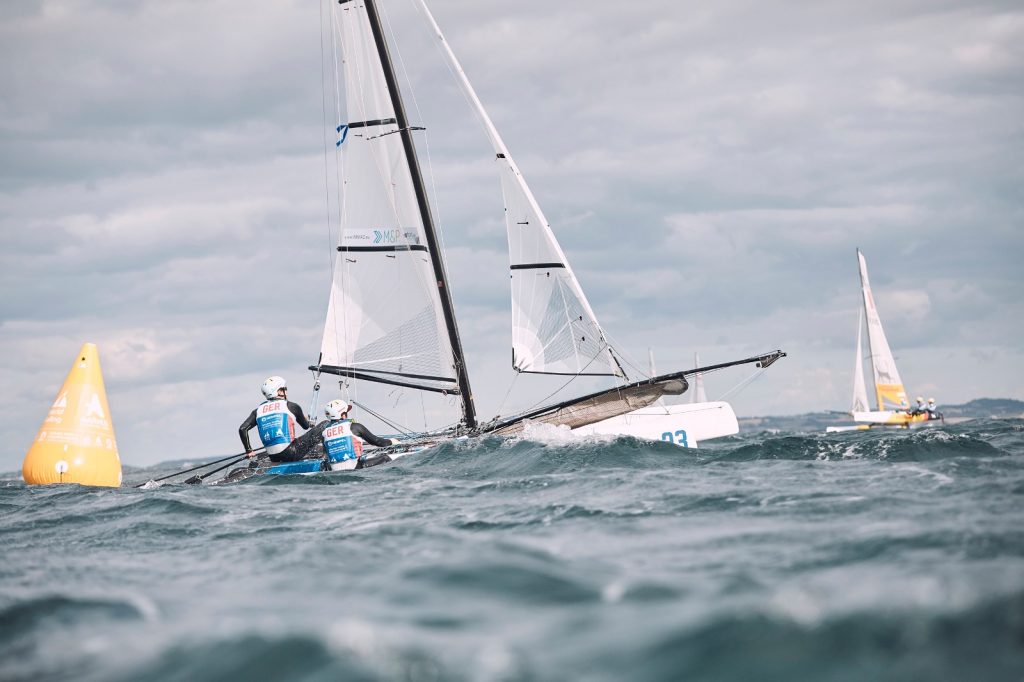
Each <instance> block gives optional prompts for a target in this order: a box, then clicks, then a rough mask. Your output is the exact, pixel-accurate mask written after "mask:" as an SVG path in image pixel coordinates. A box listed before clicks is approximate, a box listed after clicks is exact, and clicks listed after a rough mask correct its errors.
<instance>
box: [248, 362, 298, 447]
mask: <svg viewBox="0 0 1024 682" xmlns="http://www.w3.org/2000/svg"><path fill="white" fill-rule="evenodd" d="M260 390H261V391H263V397H265V398H266V400H265V401H263V402H262V403H260V405H259V407H257V408H256V409H255V410H253V411H252V413H250V414H249V416H248V417H247V418H246V420H245V421H244V422H242V425H241V426H239V427H238V436H239V437H240V438H241V439H242V447H244V448H245V454H246V456H248V457H249V458H250V459H251V458H252V457H253V456H254V455H255V453H254V452H253V448H252V445H250V443H249V431H250V430H251V429H253V428H254V427H255V428H258V429H259V433H260V440H261V441H263V447H264V448H266V451H267V454H268V455H270V459H271V461H288V460H285V459H281V453H283V452H284V451H285V450H286V449H287V448H288V446H289V445H290V444H291V442H292V441H293V440H295V424H296V423H298V425H299V426H301V427H302V428H304V429H308V428H310V424H309V421H308V420H307V419H306V415H305V414H303V413H302V408H301V407H299V406H298V405H296V404H295V403H293V402H291V401H290V400H288V386H287V384H286V382H285V380H284V379H283V378H281V377H278V376H273V377H270V378H268V379H267V380H266V381H264V382H263V386H261V387H260ZM299 459H301V458H299Z"/></svg>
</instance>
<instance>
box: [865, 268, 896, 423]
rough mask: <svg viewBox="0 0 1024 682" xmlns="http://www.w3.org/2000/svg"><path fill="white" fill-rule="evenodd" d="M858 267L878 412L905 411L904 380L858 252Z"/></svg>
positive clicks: (866, 269) (866, 271) (866, 270)
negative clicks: (897, 366)
mask: <svg viewBox="0 0 1024 682" xmlns="http://www.w3.org/2000/svg"><path fill="white" fill-rule="evenodd" d="M857 259H858V261H859V263H860V283H861V289H862V291H863V294H864V316H865V318H866V320H867V327H868V347H869V349H870V351H871V369H872V371H873V373H874V379H875V396H876V398H877V400H878V409H879V410H888V409H895V410H901V409H905V408H906V406H907V393H906V391H905V390H904V388H903V380H902V379H900V374H899V372H898V371H897V370H896V361H895V360H894V359H893V357H892V351H891V350H889V342H888V341H887V340H886V338H885V331H884V330H883V329H882V320H881V319H880V318H879V317H878V309H877V308H876V307H875V299H874V296H872V295H871V284H870V282H869V281H868V266H867V263H866V262H865V260H864V254H862V253H861V252H860V249H858V250H857Z"/></svg>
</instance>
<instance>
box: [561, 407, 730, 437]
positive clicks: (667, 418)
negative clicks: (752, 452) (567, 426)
mask: <svg viewBox="0 0 1024 682" xmlns="http://www.w3.org/2000/svg"><path fill="white" fill-rule="evenodd" d="M739 430H740V426H739V422H737V421H736V413H735V412H734V411H733V409H732V406H731V405H730V404H729V403H726V402H721V401H715V402H706V403H688V404H685V405H651V406H650V407H645V408H642V409H639V410H634V411H633V412H629V413H628V414H624V415H621V416H618V417H612V418H611V419H605V420H604V421H600V422H597V423H596V424H589V425H587V426H581V427H579V428H576V429H573V433H578V434H582V435H589V434H602V435H612V436H633V437H634V438H643V439H645V440H660V441H665V442H669V443H672V444H674V445H678V446H680V447H689V448H693V447H697V443H699V442H700V441H705V440H709V439H711V438H721V437H722V436H731V435H733V434H735V433H739Z"/></svg>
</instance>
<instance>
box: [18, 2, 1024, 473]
mask: <svg viewBox="0 0 1024 682" xmlns="http://www.w3.org/2000/svg"><path fill="white" fill-rule="evenodd" d="M432 7H433V9H434V11H435V14H436V16H437V18H438V21H439V22H440V23H441V25H442V27H443V28H444V29H445V32H446V34H447V37H448V39H449V41H450V42H451V43H452V45H453V47H454V49H455V51H456V53H457V54H459V56H460V59H461V60H462V62H463V65H464V66H465V67H466V69H467V72H468V74H469V77H470V79H471V80H472V81H473V83H474V85H475V86H476V87H477V88H478V90H479V93H480V96H481V98H482V99H483V101H484V103H485V105H486V106H487V107H488V110H489V111H490V113H491V115H492V117H493V118H494V120H495V123H496V124H497V126H498V128H499V129H500V130H501V132H502V134H503V135H504V137H505V139H506V142H507V143H508V145H509V147H510V149H511V151H512V153H513V154H514V155H515V157H516V159H517V161H518V163H519V165H520V167H521V168H522V170H523V171H524V173H525V175H526V178H527V180H528V181H529V182H530V184H531V187H532V188H533V189H534V192H535V193H536V195H537V197H538V199H539V201H540V203H541V205H542V206H543V208H544V210H545V212H546V213H547V216H548V218H549V219H550V220H551V222H552V225H553V227H554V229H555V231H556V233H557V235H558V237H559V239H560V241H561V243H562V246H563V248H564V249H565V251H566V253H567V254H568V256H569V258H570V259H571V261H572V264H573V267H574V269H575V271H576V273H577V275H578V276H579V278H580V281H581V282H582V284H583V286H584V289H585V290H586V291H587V293H588V295H589V296H590V299H591V302H592V304H593V306H594V308H595V310H596V311H597V313H598V316H599V318H600V319H601V320H602V322H603V324H604V325H605V326H606V327H607V329H608V331H609V333H610V334H611V335H612V337H613V338H614V339H616V340H617V341H618V342H619V343H620V344H621V345H622V346H623V347H624V349H625V350H626V351H627V352H628V353H629V354H630V355H631V356H632V357H634V358H636V362H637V364H639V365H640V366H646V353H647V348H648V347H653V348H654V350H655V354H656V359H657V360H658V365H659V368H661V369H665V370H667V369H670V368H673V367H680V366H684V367H685V366H689V365H690V363H691V362H692V353H693V351H695V350H697V351H700V352H701V356H702V360H703V361H705V362H708V363H710V362H716V361H723V360H728V359H732V358H735V357H739V356H741V355H749V354H752V353H756V352H760V351H764V350H768V349H770V348H772V347H775V346H781V347H783V348H785V349H786V350H788V351H790V353H791V356H790V358H788V359H787V360H785V361H784V362H782V363H780V364H778V365H776V366H775V367H773V368H772V369H770V370H769V371H768V372H767V373H766V374H765V375H764V377H762V378H761V379H759V380H758V381H756V382H754V384H752V385H751V386H750V387H749V388H748V389H746V390H745V391H743V392H742V393H740V394H739V395H737V396H735V397H734V404H735V406H736V408H737V411H738V412H740V413H741V414H752V413H768V412H796V411H802V410H807V409H817V408H822V407H826V408H834V409H842V408H843V407H845V405H846V403H847V401H848V399H849V390H850V387H849V384H850V372H851V371H852V360H853V358H852V355H853V344H854V340H855V339H854V334H855V330H854V326H855V324H856V316H857V306H858V304H859V303H858V295H859V294H858V282H857V273H856V265H855V261H854V257H853V250H854V247H857V246H859V247H860V248H862V249H863V250H864V252H865V254H866V255H867V257H868V262H869V266H870V267H871V276H872V282H873V284H874V286H875V289H876V296H877V299H878V305H879V308H880V310H881V312H882V315H883V320H884V322H885V325H886V329H887V332H888V334H889V338H890V341H891V343H892V345H893V347H894V349H895V350H896V352H897V355H898V356H899V362H900V368H901V372H902V373H903V375H904V379H905V380H906V381H907V383H908V386H909V387H911V390H916V389H914V388H913V387H914V386H920V387H923V388H922V390H924V388H927V390H932V388H934V389H935V392H936V393H939V395H937V396H936V397H937V398H939V399H940V400H942V401H945V402H950V401H955V400H961V399H969V398H973V397H978V396H980V395H982V394H986V393H988V394H996V395H1006V396H1011V397H1020V395H1021V394H1020V390H1021V389H1020V387H1019V385H1018V384H1016V383H1014V382H1013V381H1012V380H1011V379H1010V378H1009V377H1012V376H1019V375H1020V369H1021V367H1022V366H1024V362H1022V357H1021V355H1022V354H1021V352H1020V342H1019V339H1020V338H1021V332H1022V331H1024V329H1022V327H1021V325H1022V324H1024V323H1021V322H1020V320H1024V309H1022V303H1021V291H1022V277H1021V275H1020V268H1019V264H1018V262H1017V261H1018V260H1019V255H1018V254H1020V253H1022V252H1024V250H1022V247H1024V231H1022V229H1021V228H1022V219H1024V207H1022V204H1021V199H1020V196H1019V187H1020V186H1021V185H1022V184H1024V182H1022V181H1024V176H1022V173H1024V171H1022V169H1021V166H1020V163H1019V158H1020V155H1021V151H1022V148H1024V145H1022V140H1024V130H1022V128H1021V126H1020V123H1019V122H1020V120H1022V119H1024V115H1022V114H1024V95H1022V92H1024V88H1022V87H1021V85H1022V80H1024V55H1022V50H1024V48H1022V47H1021V46H1022V45H1024V39H1022V38H1024V13H1022V12H1021V11H1020V9H1019V7H1018V6H1017V3H1013V2H983V3H969V4H967V3H962V2H952V1H945V2H940V3H936V2H924V1H920V2H918V1H909V2H899V3H896V4H893V3H891V2H860V3H847V2H825V3H816V4H814V5H811V6H808V5H807V4H806V3H776V4H772V5H769V6H766V5H764V4H763V3H751V2H743V1H735V2H725V3H715V4H714V5H708V6H684V5H679V4H678V3H670V2H665V1H664V0H640V1H638V2H633V3H629V4H622V3H556V4H554V5H552V3H550V2H542V1H541V0H527V1H526V2H523V3H519V4H517V5H514V6H513V5H508V4H507V3H497V2H475V3H470V4H469V5H468V6H467V5H466V4H465V3H456V2H451V1H450V0H449V1H444V2H442V1H440V0H438V1H437V2H435V3H432ZM387 8H388V10H389V19H390V26H391V28H393V30H394V32H395V35H397V36H398V38H399V39H400V40H401V50H400V53H401V55H400V56H401V57H402V62H401V66H402V68H403V71H404V72H407V73H408V75H409V77H410V78H411V80H412V82H413V84H414V86H415V92H414V93H407V94H409V98H408V100H409V101H408V104H409V107H410V110H411V112H412V114H411V115H412V116H413V118H414V119H416V120H417V122H418V123H423V124H425V125H427V127H428V130H427V132H426V133H424V134H421V137H420V138H419V142H420V150H421V158H422V159H423V160H424V161H427V160H428V159H429V161H430V162H431V163H430V169H428V170H430V171H432V172H431V177H432V178H433V181H434V183H433V185H434V186H436V197H435V198H436V200H437V202H436V204H435V209H436V212H437V214H438V216H439V222H440V224H441V225H442V226H443V229H444V240H445V244H446V246H447V247H448V254H447V255H448V268H449V270H450V273H451V278H452V282H451V286H452V291H453V293H454V296H455V302H456V307H457V309H458V311H459V314H460V324H461V325H462V330H463V337H464V341H465V343H466V346H467V353H468V361H469V364H470V369H471V370H472V372H473V374H472V380H473V384H474V390H475V392H476V394H477V402H478V406H479V407H480V411H481V413H482V414H486V415H491V414H493V413H494V412H495V411H497V410H498V406H499V405H501V404H502V403H503V401H506V398H505V395H506V392H507V391H508V387H509V384H510V382H511V381H512V375H511V372H510V370H509V351H508V348H509V345H510V342H509V324H510V322H509V314H508V308H509V301H508V289H507V286H508V285H507V270H505V267H506V265H507V261H506V258H507V256H506V255H505V248H506V242H505V234H504V227H503V225H502V213H501V203H500V202H501V196H500V188H499V185H498V181H497V175H496V172H495V169H494V168H493V162H492V152H491V150H490V149H489V147H488V145H487V143H486V139H485V138H484V136H483V134H482V133H481V131H480V128H479V125H478V124H477V122H476V121H475V119H474V117H473V115H472V113H471V112H470V111H469V109H468V108H467V107H466V106H465V102H464V100H463V98H462V96H461V95H460V94H459V92H458V89H457V88H456V87H455V85H454V84H453V81H452V79H451V77H450V75H449V74H448V73H447V69H446V68H445V66H444V65H443V63H442V62H441V60H440V58H439V56H438V53H437V50H436V48H435V47H434V46H433V45H432V44H431V43H432V40H431V38H430V36H429V33H428V32H427V31H426V30H425V29H424V27H423V26H422V25H421V22H420V21H419V20H418V18H417V16H416V14H415V12H413V11H411V10H410V9H409V6H408V5H403V4H402V3H397V4H394V5H393V6H392V5H391V4H390V3H389V4H388V5H387ZM0 16H2V20H0V58H2V59H3V60H4V62H5V64H13V65H15V68H9V69H5V70H4V71H3V73H0V88H2V89H3V91H4V92H5V93H7V95H8V96H7V97H5V98H4V100H3V102H0V159H2V160H0V231H2V234H3V235H4V240H5V247H6V248H5V250H4V252H3V253H2V254H0V287H2V288H3V290H4V292H5V294H8V295H6V296H5V297H4V298H3V299H0V300H2V303H0V358H2V360H0V367H2V368H3V369H2V371H3V372H4V375H5V377H9V379H8V380H9V381H11V382H13V384H14V388H15V391H16V392H17V393H18V394H19V395H24V396H25V400H24V401H23V402H24V404H23V405H19V406H18V407H17V408H16V409H15V410H14V411H13V412H12V413H10V414H8V415H7V416H6V417H5V422H4V423H2V424H0V438H3V439H4V440H5V442H9V443H14V444H16V445H17V447H15V448H14V450H13V451H11V452H9V453H5V454H4V459H2V460H0V463H9V466H7V468H14V467H15V466H16V465H17V462H18V461H20V457H21V454H20V452H18V451H17V450H18V448H20V447H21V444H22V443H24V444H26V445H27V443H28V441H29V440H30V439H31V437H32V435H33V434H34V432H35V429H36V428H37V427H38V424H39V423H40V422H41V420H42V417H43V415H44V413H45V408H46V406H48V404H49V403H48V401H49V400H51V399H52V396H53V392H55V391H56V389H57V385H58V384H59V381H60V380H61V378H62V377H63V373H64V372H65V371H66V369H67V365H68V363H69V361H70V356H71V354H72V353H74V352H75V351H76V350H77V348H78V345H79V344H80V343H81V342H82V341H85V340H96V341H98V342H99V343H100V344H101V345H100V352H101V357H102V359H103V363H104V368H105V371H106V375H107V383H108V387H109V389H110V393H111V402H112V410H113V411H114V415H115V424H116V425H117V427H118V431H119V436H120V440H121V445H122V454H123V455H124V458H125V460H126V461H127V462H129V463H144V462H147V461H154V460H156V459H160V458H166V457H170V456H182V453H179V452H177V451H175V446H170V445H168V444H167V442H166V438H165V434H163V433H162V431H163V430H164V429H166V425H167V424H168V423H170V422H174V423H190V424H192V425H193V428H194V432H195V433H196V434H197V436H196V442H195V443H194V444H193V443H190V444H189V445H188V450H189V452H188V453H184V454H186V455H191V454H196V455H202V454H205V453H209V454H215V452H216V453H219V452H224V451H231V450H232V449H235V448H237V444H236V440H237V437H236V436H235V433H234V431H235V428H236V426H237V423H238V422H239V421H241V419H242V418H243V417H244V416H245V414H246V413H247V412H248V410H249V409H251V407H252V405H253V404H254V401H255V400H256V399H257V398H258V395H257V392H256V387H257V386H258V384H259V381H260V380H262V378H263V377H264V376H266V375H267V374H271V373H280V374H285V375H287V376H288V377H289V379H290V381H292V382H293V387H294V388H293V392H295V393H297V394H298V396H302V398H301V400H302V401H303V402H305V399H306V398H307V397H308V387H309V385H310V380H309V377H308V374H307V373H306V371H305V367H306V365H307V364H309V363H310V362H312V361H313V360H314V359H315V355H316V353H317V351H318V349H319V334H320V326H321V325H322V320H323V314H324V309H325V307H326V301H327V283H328V281H329V277H330V275H329V264H330V247H329V243H330V237H329V235H328V229H327V226H326V225H325V217H324V216H325V212H326V211H327V206H326V200H325V197H324V192H323V188H324V181H325V178H324V174H325V169H324V159H323V145H324V132H323V130H322V128H321V116H322V111H321V104H322V101H321V91H320V78H321V75H320V61H319V60H320V38H319V33H318V31H319V19H318V17H317V14H316V6H315V4H314V5H309V3H273V4H271V5H268V6H267V7H265V8H263V9H262V10H261V11H260V12H239V11H238V9H237V7H236V6H235V5H234V4H233V3H228V2H211V3H194V2H173V1H168V2H162V3H156V4H154V3H148V4H147V3H141V2H132V1H127V0H126V1H123V2H117V3H111V2H91V3H83V2H65V3H61V2H51V3H45V4H44V3H8V4H7V5H6V6H4V7H3V8H0ZM527 36H528V37H529V40H526V37H527ZM328 51H330V46H329V45H328ZM327 80H328V81H329V82H330V81H331V80H332V77H331V75H330V74H328V78H327ZM332 110H333V105H331V104H330V103H328V113H327V118H328V121H329V123H330V122H332V121H333V117H334V113H333V111H332ZM328 132H329V131H328ZM327 144H328V150H330V146H331V145H332V144H333V141H332V140H330V139H328V142H327ZM334 172H335V171H334V167H333V165H330V164H329V166H328V169H327V174H328V179H330V178H332V177H333V175H334ZM331 210H332V212H333V211H336V205H334V206H332V209H331ZM10 292H14V293H13V295H12V294H10ZM922 311H923V312H922ZM744 376H746V374H745V373H744V372H739V371H737V372H735V373H731V374H730V373H722V374H719V375H715V376H712V377H709V378H708V387H709V393H711V395H712V396H714V395H720V394H721V393H722V392H724V391H726V390H727V389H728V388H729V387H730V386H732V385H734V384H735V383H737V382H738V381H740V380H741V379H742V378H743V377H744ZM331 381H332V382H333V380H331ZM324 385H325V389H324V390H325V392H327V391H336V385H335V384H333V383H331V382H326V381H325V384H324ZM582 385H583V382H581V383H580V385H579V386H577V385H575V384H574V385H573V387H572V389H576V390H582V389H581V388H580V387H581V386H582ZM555 388H557V382H555V381H554V380H551V381H549V380H545V379H537V378H535V377H520V378H519V379H516V381H515V386H514V390H513V391H512V392H511V393H510V394H509V397H508V399H507V401H506V402H505V407H504V408H503V410H504V411H506V412H507V411H508V410H509V409H512V407H514V406H526V405H528V404H530V403H531V402H532V401H535V400H536V399H539V398H540V397H543V395H545V394H546V393H547V392H550V391H552V390H554V389H555ZM359 390H360V395H361V396H363V397H364V398H365V399H366V400H367V401H368V404H370V403H373V404H376V405H380V406H386V407H388V409H393V410H395V413H396V414H399V413H400V414H401V415H402V419H408V420H411V421H416V420H420V421H422V416H423V413H424V412H427V413H428V415H429V417H430V418H431V419H447V418H451V416H452V414H453V413H454V406H453V405H452V404H450V402H451V401H450V400H448V401H447V402H446V401H445V400H433V401H432V400H429V399H428V400H427V402H426V403H424V406H425V407H424V406H421V405H420V402H419V397H418V396H410V395H405V394H399V393H396V392H394V391H391V390H385V389H379V388H375V387H365V388H360V389H359Z"/></svg>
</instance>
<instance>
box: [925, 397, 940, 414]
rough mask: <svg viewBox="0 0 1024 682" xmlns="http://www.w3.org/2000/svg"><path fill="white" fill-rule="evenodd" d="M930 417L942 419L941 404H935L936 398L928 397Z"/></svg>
mask: <svg viewBox="0 0 1024 682" xmlns="http://www.w3.org/2000/svg"><path fill="white" fill-rule="evenodd" d="M928 419H942V414H941V413H940V412H939V406H938V405H936V404H935V398H928Z"/></svg>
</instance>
